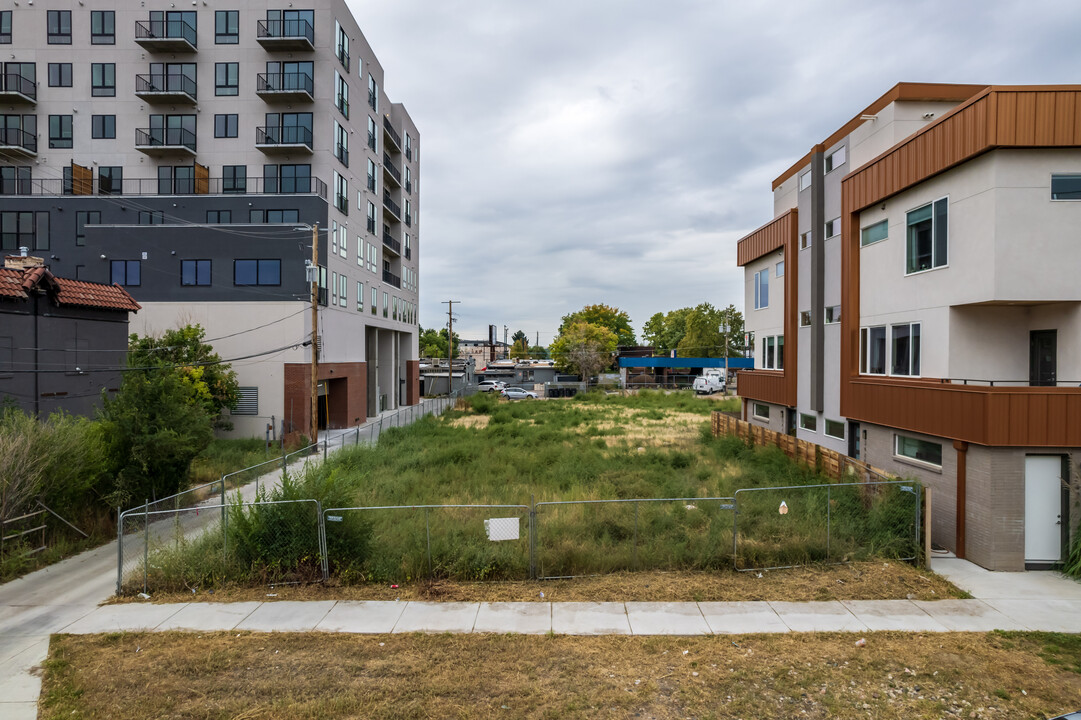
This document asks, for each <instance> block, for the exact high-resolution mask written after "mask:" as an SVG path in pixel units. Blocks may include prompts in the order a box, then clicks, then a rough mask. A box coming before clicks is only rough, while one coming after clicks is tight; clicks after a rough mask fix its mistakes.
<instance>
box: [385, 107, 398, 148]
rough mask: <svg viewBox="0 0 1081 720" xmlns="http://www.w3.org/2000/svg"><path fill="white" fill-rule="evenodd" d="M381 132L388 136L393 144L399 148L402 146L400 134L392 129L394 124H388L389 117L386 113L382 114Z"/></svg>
mask: <svg viewBox="0 0 1081 720" xmlns="http://www.w3.org/2000/svg"><path fill="white" fill-rule="evenodd" d="M383 132H384V133H385V134H387V135H389V136H390V139H391V140H392V141H393V142H394V146H395V147H398V148H400V147H401V146H402V136H401V135H399V134H398V132H397V131H396V130H395V129H394V126H393V125H391V124H390V118H388V117H387V116H386V115H384V116H383Z"/></svg>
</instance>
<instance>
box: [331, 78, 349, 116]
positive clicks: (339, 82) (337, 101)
mask: <svg viewBox="0 0 1081 720" xmlns="http://www.w3.org/2000/svg"><path fill="white" fill-rule="evenodd" d="M334 105H335V107H337V108H338V112H340V113H341V114H342V115H344V116H345V117H349V83H347V82H346V81H345V78H343V77H342V76H341V75H340V74H339V73H338V71H337V70H335V71H334Z"/></svg>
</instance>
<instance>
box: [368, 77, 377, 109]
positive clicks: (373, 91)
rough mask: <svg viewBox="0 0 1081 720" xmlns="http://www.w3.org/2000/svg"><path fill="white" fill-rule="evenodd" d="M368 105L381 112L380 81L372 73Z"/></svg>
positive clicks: (369, 80)
mask: <svg viewBox="0 0 1081 720" xmlns="http://www.w3.org/2000/svg"><path fill="white" fill-rule="evenodd" d="M368 105H369V107H371V109H372V110H374V111H375V112H379V83H377V82H376V81H375V76H373V75H372V74H371V73H369V74H368Z"/></svg>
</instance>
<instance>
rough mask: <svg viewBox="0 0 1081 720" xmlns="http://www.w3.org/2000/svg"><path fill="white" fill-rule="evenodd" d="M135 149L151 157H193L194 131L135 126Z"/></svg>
mask: <svg viewBox="0 0 1081 720" xmlns="http://www.w3.org/2000/svg"><path fill="white" fill-rule="evenodd" d="M135 149H136V150H138V151H139V152H142V153H146V154H147V155H150V156H152V157H166V156H169V155H188V156H191V157H195V133H193V132H192V131H191V130H185V129H184V128H137V129H136V130H135Z"/></svg>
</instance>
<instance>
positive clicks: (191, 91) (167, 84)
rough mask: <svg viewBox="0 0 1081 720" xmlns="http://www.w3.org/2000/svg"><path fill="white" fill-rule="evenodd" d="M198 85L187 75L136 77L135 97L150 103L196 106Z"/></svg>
mask: <svg viewBox="0 0 1081 720" xmlns="http://www.w3.org/2000/svg"><path fill="white" fill-rule="evenodd" d="M196 88H197V84H196V82H195V80H194V79H193V78H190V77H188V76H187V75H179V74H170V75H153V74H152V75H136V76H135V95H136V96H137V97H139V98H142V99H143V100H146V101H147V102H148V103H155V104H161V103H169V104H177V103H179V104H182V105H194V104H195V103H196V102H197V92H196Z"/></svg>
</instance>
